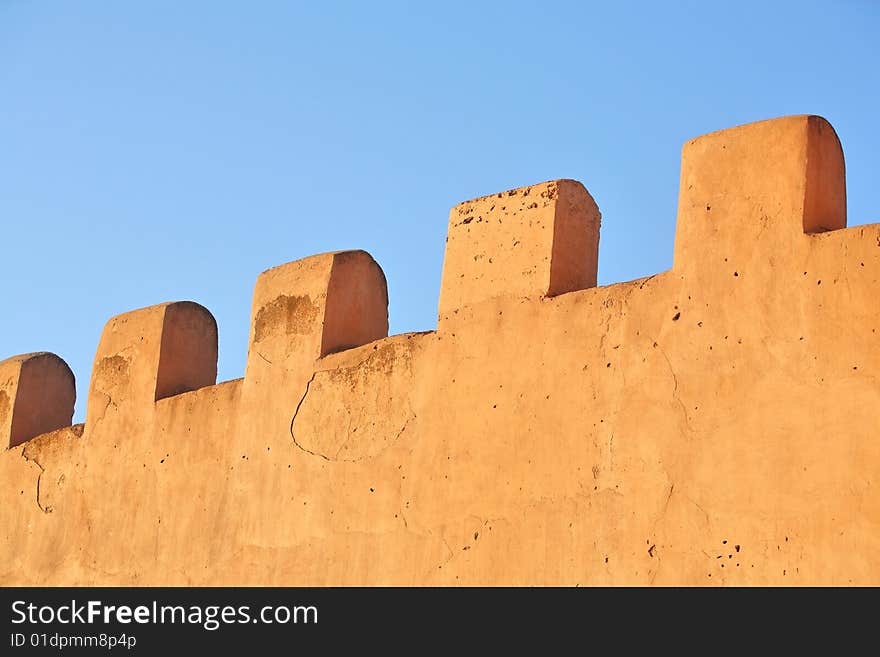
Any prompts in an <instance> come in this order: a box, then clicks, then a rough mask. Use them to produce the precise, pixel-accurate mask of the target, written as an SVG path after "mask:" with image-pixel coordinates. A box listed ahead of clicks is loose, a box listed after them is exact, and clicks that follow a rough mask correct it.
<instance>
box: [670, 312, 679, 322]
mask: <svg viewBox="0 0 880 657" xmlns="http://www.w3.org/2000/svg"><path fill="white" fill-rule="evenodd" d="M680 317H681V313H680V312H678V313H675V314H674V315H673V316H672V321H673V322H677V321H678V320H679V318H680Z"/></svg>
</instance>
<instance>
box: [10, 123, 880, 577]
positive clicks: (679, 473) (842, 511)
mask: <svg viewBox="0 0 880 657" xmlns="http://www.w3.org/2000/svg"><path fill="white" fill-rule="evenodd" d="M530 199H534V200H530ZM493 206H494V207H493ZM468 218H470V220H469V221H467V222H465V221H464V220H465V219H468ZM599 221H600V217H599V212H598V209H597V208H596V206H595V203H594V202H593V200H592V198H591V197H590V195H589V193H588V192H587V191H586V190H585V189H584V188H583V186H581V185H580V184H579V183H576V182H574V181H553V182H550V183H542V184H540V185H533V186H531V187H527V188H522V189H519V190H511V191H510V192H503V193H502V194H500V195H498V194H496V195H491V196H487V197H484V198H482V199H476V200H474V201H469V202H467V203H464V204H462V205H460V206H457V207H456V208H453V210H452V212H451V213H450V237H449V240H448V242H447V254H446V260H445V263H444V271H443V284H442V290H441V295H440V304H439V321H438V330H436V331H430V332H426V333H414V334H404V335H395V336H390V337H389V336H387V330H388V324H387V290H386V286H385V279H384V276H383V275H382V273H381V269H380V268H379V266H378V265H377V264H376V263H375V262H374V261H373V260H372V258H370V256H369V255H368V254H366V253H364V252H357V251H355V252H342V253H333V254H324V255H320V256H314V257H312V258H307V259H305V260H301V261H297V262H294V263H289V264H287V265H282V266H281V267H278V268H275V269H272V270H269V271H268V272H265V273H264V274H262V275H261V276H260V277H259V279H258V281H257V285H256V288H255V294H254V305H253V311H252V317H251V341H250V345H249V350H248V361H247V368H246V372H245V377H244V379H238V380H235V381H228V382H224V383H220V384H216V385H214V380H215V376H216V335H217V334H216V325H215V324H214V322H213V319H212V318H211V317H210V313H208V312H207V310H205V309H204V308H202V307H201V306H198V305H197V304H193V303H189V302H185V303H182V304H163V305H161V306H154V307H151V308H147V309H142V310H138V311H134V312H132V313H126V314H125V315H122V316H119V317H117V318H114V319H112V320H111V321H110V322H108V325H107V328H105V331H104V335H103V336H102V338H101V343H100V346H99V348H98V353H97V355H96V359H95V367H94V369H93V373H92V379H91V386H90V396H89V400H88V413H87V420H86V423H85V426H84V427H83V425H77V426H74V427H67V428H57V429H55V430H54V431H50V432H49V433H42V435H35V436H33V437H31V438H30V439H29V440H26V441H25V442H23V443H22V444H20V445H15V444H14V443H15V441H14V440H13V441H10V434H9V433H8V432H9V429H8V422H7V420H5V419H4V422H7V424H3V423H0V429H2V430H3V431H4V432H7V433H4V435H3V436H0V438H2V439H3V440H6V441H7V444H11V445H12V446H11V447H10V448H9V449H8V450H7V451H6V452H5V453H3V454H2V455H0V485H2V489H3V490H4V491H5V496H6V501H5V503H4V504H3V505H0V525H2V528H3V529H2V532H0V536H2V539H0V554H2V558H0V581H2V582H3V583H4V584H59V585H60V584H105V585H120V584H162V585H187V584H211V585H216V584H264V585H270V584H287V585H356V584H403V585H412V584H415V585H419V584H489V585H493V584H538V585H541V584H567V585H574V584H581V585H587V584H666V585H681V584H696V585H719V584H809V585H815V584H848V583H854V584H878V583H880V556H878V554H880V549H878V548H880V495H878V493H877V480H876V473H877V471H878V465H880V440H878V428H880V383H878V371H880V308H878V301H877V299H878V289H880V225H877V224H875V225H869V226H860V227H857V228H852V229H845V222H846V217H845V184H844V165H843V155H842V152H841V150H840V145H839V143H838V141H837V138H836V136H835V135H834V133H833V129H832V128H831V126H830V125H828V124H827V123H826V122H824V120H822V119H820V118H818V117H787V118H784V119H776V120H773V121H767V122H761V123H757V124H751V125H749V126H741V127H738V128H733V129H730V130H725V131H721V132H718V133H712V134H711V135H706V136H703V137H700V138H698V139H696V140H692V141H691V142H688V144H686V145H685V147H684V149H683V157H682V188H681V192H680V203H679V216H678V229H677V236H676V244H675V264H674V267H673V269H672V270H670V271H666V272H662V273H659V274H657V275H655V276H651V277H647V278H644V279H640V280H637V281H631V282H627V283H619V284H615V285H610V286H604V287H595V272H596V254H597V253H598V227H599ZM8 363H9V362H8V361H4V363H3V364H0V372H5V371H8V369H9V368H10V367H12V369H13V370H14V366H11V365H9V364H8ZM4 368H6V369H4ZM13 378H14V377H13ZM0 384H3V381H2V380H0ZM3 389H4V390H7V391H11V392H7V396H9V397H10V399H11V398H12V397H15V404H17V403H18V396H20V395H21V394H22V393H21V392H20V391H19V392H17V393H16V389H15V388H14V387H10V386H7V387H6V388H3ZM25 394H32V393H25ZM33 394H35V393H33ZM52 394H53V395H54V397H53V398H59V395H58V394H56V393H52ZM50 396H52V395H50ZM60 397H61V398H63V395H60ZM22 403H24V404H25V405H27V404H28V403H29V402H28V401H27V399H25V400H24V402H22ZM66 403H67V402H66V401H65V400H64V399H61V400H60V401H59V402H58V403H52V404H46V405H45V408H46V409H47V413H48V410H50V409H53V408H57V407H61V408H66V406H65V404H66ZM71 406H72V403H71ZM23 407H24V406H23ZM10 408H17V406H12V407H10ZM0 410H2V409H0ZM6 412H7V414H8V412H9V411H6ZM5 417H6V416H3V413H0V419H3V418H5ZM67 422H69V419H68V420H67ZM36 426H38V425H36ZM3 427H7V428H3ZM34 431H39V429H34Z"/></svg>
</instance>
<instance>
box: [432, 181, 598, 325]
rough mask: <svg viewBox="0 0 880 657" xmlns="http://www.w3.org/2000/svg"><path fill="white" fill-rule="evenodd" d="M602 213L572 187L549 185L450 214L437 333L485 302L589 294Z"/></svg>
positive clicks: (507, 193)
mask: <svg viewBox="0 0 880 657" xmlns="http://www.w3.org/2000/svg"><path fill="white" fill-rule="evenodd" d="M600 224H601V213H600V212H599V208H598V206H597V205H596V202H595V200H594V199H593V197H592V196H591V195H590V193H589V192H588V191H587V189H586V188H585V187H584V186H583V185H582V184H581V183H579V182H578V181H576V180H571V179H567V178H563V179H559V180H550V181H546V182H543V183H537V184H534V185H528V186H526V187H520V188H516V189H510V190H507V191H504V192H498V193H495V194H490V195H487V196H481V197H479V198H475V199H471V200H469V201H465V202H463V203H459V204H458V205H456V206H455V207H453V208H452V209H451V210H450V213H449V224H448V233H447V238H446V253H445V256H444V260H443V274H442V281H441V285H440V299H439V303H438V326H442V325H443V324H444V323H445V322H446V321H448V320H449V319H451V318H452V317H453V316H454V315H455V314H457V313H458V311H459V310H460V309H462V308H464V307H467V306H474V305H476V304H479V303H480V302H482V301H485V300H487V299H491V298H495V297H502V296H512V297H543V296H555V295H558V294H563V293H566V292H573V291H576V290H582V289H587V288H590V287H595V285H596V275H597V270H598V253H599V228H600Z"/></svg>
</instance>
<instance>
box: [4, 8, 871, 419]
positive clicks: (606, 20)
mask: <svg viewBox="0 0 880 657" xmlns="http://www.w3.org/2000/svg"><path fill="white" fill-rule="evenodd" d="M878 34H880V5H878V3H873V2H870V1H869V0H864V1H857V0H850V1H842V2H824V3H810V2H803V1H801V2H767V1H766V0H765V1H764V2H746V1H740V2H736V3H705V2H692V3H647V2H646V3H625V2H620V3H609V2H602V3H595V4H594V3H585V2H572V3H567V2H554V3H518V2H503V3H502V2H498V3H489V2H486V3H480V2H476V1H473V0H472V1H471V2H466V3H458V2H451V1H445V2H442V3H418V4H417V3H411V4H410V3H383V2H377V3H351V4H335V3H329V2H328V3H316V2H309V3H297V2H268V1H267V2H260V3H245V2H237V3H232V2H217V1H214V2H185V3H184V2H170V1H152V2H148V3H147V2H141V3H134V2H110V1H109V0H107V1H104V2H92V1H87V0H83V1H81V2H68V3H38V2H28V1H26V0H0V228H2V245H3V248H2V254H3V255H2V265H3V280H4V282H5V285H4V286H3V292H4V297H5V298H4V299H3V308H4V311H3V314H2V315H0V358H5V357H7V356H11V355H14V354H18V353H24V352H30V351H40V350H45V351H53V352H55V353H57V354H59V355H60V356H61V357H63V358H64V359H65V360H66V361H67V362H68V363H69V364H70V365H71V367H72V368H73V370H74V373H75V374H76V377H77V388H78V399H77V411H76V416H75V417H76V418H77V419H78V420H81V419H82V418H83V417H84V414H85V400H86V392H87V389H88V379H89V374H90V370H91V364H92V359H93V357H94V353H95V348H96V347H97V341H98V337H99V336H100V332H101V329H102V327H103V325H104V323H105V322H106V321H107V319H109V318H110V317H111V316H113V315H116V314H118V313H121V312H125V311H127V310H131V309H134V308H139V307H142V306H147V305H151V304H154V303H158V302H162V301H169V300H178V299H192V300H195V301H198V302H199V303H202V304H204V305H205V306H207V307H208V308H209V309H210V310H211V311H212V312H213V313H214V316H215V317H216V318H217V321H218V324H219V328H220V365H219V380H225V379H230V378H235V377H239V376H242V374H243V371H244V361H245V354H246V349H247V333H248V321H249V318H248V316H249V312H250V303H251V293H252V290H253V285H254V281H255V279H256V276H257V275H258V274H259V273H260V272H261V271H262V270H264V269H266V268H268V267H271V266H274V265H277V264H281V263H283V262H288V261H290V260H295V259H297V258H301V257H305V256H308V255H311V254H314V253H320V252H324V251H329V250H338V249H347V248H363V249H366V250H367V251H369V252H370V253H372V254H373V256H374V257H375V258H376V259H377V260H378V262H379V263H380V264H381V265H382V267H383V269H384V270H385V273H386V276H387V278H388V285H389V294H390V323H391V332H392V333H400V332H404V331H414V330H427V329H432V328H434V327H435V325H436V312H437V299H438V293H439V285H440V272H441V267H442V262H443V249H444V238H445V235H446V221H447V216H448V211H449V209H450V207H452V206H453V205H455V204H456V203H458V202H460V201H463V200H466V199H468V198H472V197H474V196H480V195H483V194H489V193H493V192H496V191H502V190H504V189H508V188H511V187H518V186H522V185H527V184H530V183H535V182H540V181H543V180H549V179H553V178H562V177H565V178H575V179H577V180H580V181H581V182H583V183H584V184H585V185H586V187H587V189H589V190H590V192H591V193H592V194H593V196H594V198H595V199H596V201H597V202H598V204H599V207H600V209H601V211H602V214H603V226H602V233H601V246H600V262H599V282H600V284H609V283H614V282H619V281H624V280H630V279H633V278H637V277H640V276H645V275H649V274H652V273H656V272H659V271H663V270H665V269H668V268H669V267H671V265H672V247H673V238H674V233H675V210H676V202H677V194H678V176H679V155H680V150H681V145H682V143H683V142H684V141H685V140H687V139H689V138H691V137H695V136H697V135H699V134H702V133H705V132H710V131H712V130H717V129H720V128H725V127H729V126H733V125H737V124H741V123H747V122H750V121H754V120H759V119H764V118H770V117H774V116H780V115H785V114H802V113H812V114H820V115H822V116H824V117H826V118H827V119H828V120H829V121H831V123H832V124H833V125H834V126H835V128H836V129H837V131H838V134H839V135H840V138H841V141H842V143H843V147H844V153H845V156H846V160H847V179H848V188H847V194H848V212H849V225H851V226H852V225H856V224H860V223H869V222H874V221H880V194H878V193H877V182H878V180H880V175H878V172H880V131H878V130H877V127H876V125H875V121H876V120H877V119H876V117H877V108H878V106H880V84H878V82H880V80H878V71H880V47H878V46H877V43H878V39H880V37H878Z"/></svg>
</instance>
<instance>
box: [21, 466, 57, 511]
mask: <svg viewBox="0 0 880 657" xmlns="http://www.w3.org/2000/svg"><path fill="white" fill-rule="evenodd" d="M21 458H23V459H24V460H25V461H27V462H28V463H33V464H34V465H35V466H37V467H38V468H39V469H40V474H38V475H37V491H36V496H35V501H36V503H37V508H38V509H40V511H42V512H43V513H45V514H49V513H52V511H54V509H53V508H52V507H51V506H43V505H42V504H40V481H41V480H42V479H43V475H44V474H45V472H46V468H44V467H43V466H42V465H41V464H40V462H39V461H37V459H35V458H32V457H29V456H28V455H27V454H25V452H24V450H22V451H21Z"/></svg>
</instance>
